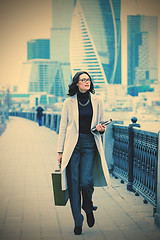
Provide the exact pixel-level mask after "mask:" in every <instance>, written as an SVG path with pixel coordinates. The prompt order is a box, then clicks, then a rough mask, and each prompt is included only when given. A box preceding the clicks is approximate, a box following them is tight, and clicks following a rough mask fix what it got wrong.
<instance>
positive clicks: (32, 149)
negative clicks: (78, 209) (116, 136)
mask: <svg viewBox="0 0 160 240" xmlns="http://www.w3.org/2000/svg"><path fill="white" fill-rule="evenodd" d="M56 146H57V135H56V133H55V132H53V131H51V130H50V129H48V128H46V127H39V126H38V124H37V123H35V122H32V121H29V120H26V119H21V118H16V117H15V118H14V117H12V118H10V120H9V121H8V123H7V128H6V130H5V132H4V133H3V134H2V136H1V137H0V239H1V240H13V239H14V240H51V239H52V240H72V239H83V240H89V239H91V240H97V239H98V240H104V239H106V240H137V239H141V240H143V239H145V240H159V239H160V230H158V229H157V228H156V227H155V226H154V218H153V217H152V213H153V208H152V206H151V205H150V204H143V198H141V197H136V196H135V195H134V193H132V192H128V191H127V190H126V184H121V183H120V180H119V179H114V178H113V177H112V176H111V181H112V187H110V188H107V187H105V188H96V189H95V192H94V199H93V200H94V204H95V205H97V206H98V210H97V211H96V212H95V218H96V224H95V226H94V227H93V228H92V229H90V228H88V226H87V224H86V220H85V221H84V224H83V234H82V235H80V236H75V235H74V234H73V220H72V215H71V211H70V206H69V203H67V206H66V207H55V206H54V203H53V194H52V184H51V172H52V170H53V169H55V168H56V166H57V159H56V158H57V155H56ZM84 215H85V214H84Z"/></svg>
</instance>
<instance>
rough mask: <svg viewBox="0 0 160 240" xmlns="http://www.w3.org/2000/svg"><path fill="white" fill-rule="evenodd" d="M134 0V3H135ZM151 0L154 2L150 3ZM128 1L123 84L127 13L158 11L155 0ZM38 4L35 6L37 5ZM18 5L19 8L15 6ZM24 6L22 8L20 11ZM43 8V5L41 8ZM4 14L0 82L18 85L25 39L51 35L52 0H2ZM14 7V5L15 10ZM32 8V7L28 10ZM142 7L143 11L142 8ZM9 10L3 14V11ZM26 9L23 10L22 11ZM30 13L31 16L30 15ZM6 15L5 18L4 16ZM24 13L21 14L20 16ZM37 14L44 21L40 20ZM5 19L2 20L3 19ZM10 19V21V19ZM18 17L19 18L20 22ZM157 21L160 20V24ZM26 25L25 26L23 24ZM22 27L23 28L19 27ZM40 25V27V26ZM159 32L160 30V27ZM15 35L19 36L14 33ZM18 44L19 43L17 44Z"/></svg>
mask: <svg viewBox="0 0 160 240" xmlns="http://www.w3.org/2000/svg"><path fill="white" fill-rule="evenodd" d="M136 2H137V4H136ZM153 2H154V3H155V4H153ZM143 3H144V1H142V0H138V1H129V2H127V1H126V0H122V18H121V21H122V42H123V43H122V52H123V57H122V83H124V84H126V76H127V73H126V71H127V66H126V54H125V53H126V48H125V45H126V15H127V13H128V14H144V15H145V14H148V15H153V16H154V15H155V16H157V15H158V10H157V6H158V4H159V3H158V1H156V0H154V1H152V5H151V6H150V5H149V1H147V0H146V1H145V3H146V4H145V6H143ZM37 4H38V7H37ZM124 6H125V7H124ZM16 7H18V8H16ZM23 8H24V12H23V11H22V10H23ZM42 8H43V9H42ZM1 9H3V10H4V11H3V14H2V15H1V20H3V21H1V24H2V23H3V29H4V30H3V37H2V39H1V42H2V43H1V48H2V51H1V68H2V71H1V80H0V85H1V86H4V85H6V84H7V85H11V86H12V85H17V84H18V83H19V79H20V72H21V67H22V63H23V62H24V61H26V59H27V41H28V40H30V39H37V38H50V28H51V25H52V23H51V22H52V21H51V18H52V8H51V0H47V1H45V3H44V1H42V0H41V1H37V0H35V1H33V2H32V8H31V2H28V3H25V5H24V1H21V3H20V2H19V1H18V0H16V1H14V4H13V5H12V4H10V7H7V6H6V5H5V3H3V6H2V8H1ZM15 9H17V10H16V11H15ZM31 9H32V11H33V12H32V11H31ZM142 9H143V11H142ZM6 12H7V13H8V14H5V13H6ZM24 13H25V14H24ZM29 13H30V16H29ZM5 15H6V16H7V18H5V17H4V16H5ZM23 15H24V16H23ZM40 18H41V19H43V21H40ZM4 20H5V22H4ZM11 20H12V22H13V23H12V24H10V23H11ZM20 21H21V22H20ZM159 25H160V24H159ZM26 26H28V27H26ZM22 29H23V31H22ZM40 29H41V30H40ZM159 32H160V31H159ZM17 36H18V37H17ZM17 45H18V46H17Z"/></svg>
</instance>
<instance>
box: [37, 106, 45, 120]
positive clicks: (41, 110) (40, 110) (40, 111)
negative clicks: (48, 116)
mask: <svg viewBox="0 0 160 240" xmlns="http://www.w3.org/2000/svg"><path fill="white" fill-rule="evenodd" d="M36 111H37V117H42V116H43V111H44V109H43V108H42V107H41V106H39V107H37V109H36Z"/></svg>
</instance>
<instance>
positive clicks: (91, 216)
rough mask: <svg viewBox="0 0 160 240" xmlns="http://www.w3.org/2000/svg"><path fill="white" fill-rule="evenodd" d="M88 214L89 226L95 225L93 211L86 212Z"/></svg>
mask: <svg viewBox="0 0 160 240" xmlns="http://www.w3.org/2000/svg"><path fill="white" fill-rule="evenodd" d="M86 216H87V224H88V226H89V227H90V228H91V227H93V226H94V223H95V219H94V215H93V211H92V212H90V213H86Z"/></svg>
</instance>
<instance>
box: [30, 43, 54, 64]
mask: <svg viewBox="0 0 160 240" xmlns="http://www.w3.org/2000/svg"><path fill="white" fill-rule="evenodd" d="M30 59H50V40H49V39H32V40H29V41H27V60H30Z"/></svg>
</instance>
